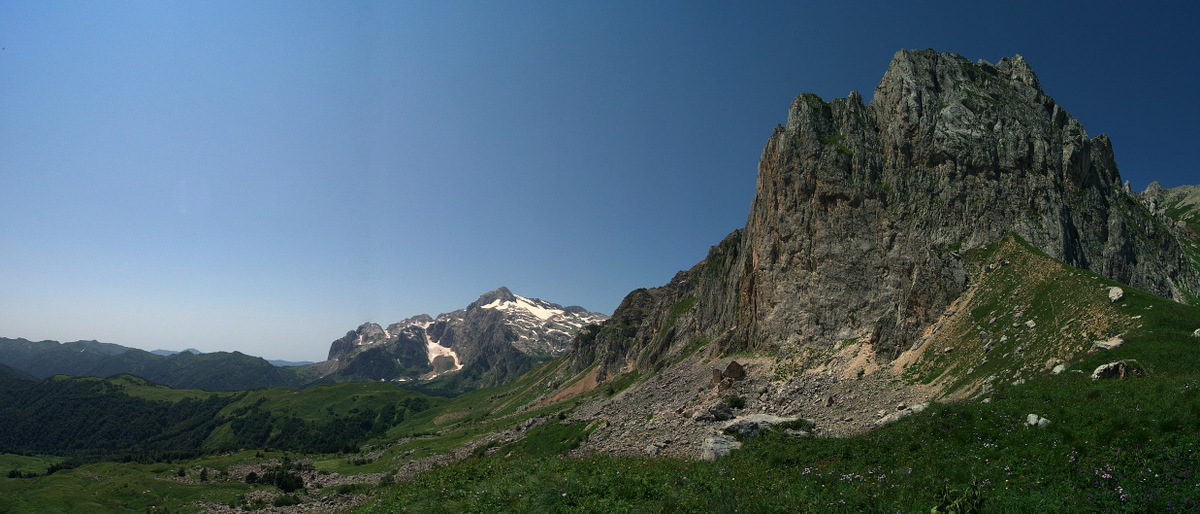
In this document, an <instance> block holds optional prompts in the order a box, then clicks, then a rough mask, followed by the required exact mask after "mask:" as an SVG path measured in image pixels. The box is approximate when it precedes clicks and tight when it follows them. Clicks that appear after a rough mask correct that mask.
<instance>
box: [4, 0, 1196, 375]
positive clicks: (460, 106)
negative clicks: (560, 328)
mask: <svg viewBox="0 0 1200 514" xmlns="http://www.w3.org/2000/svg"><path fill="white" fill-rule="evenodd" d="M897 4H903V5H904V7H903V8H899V7H896V6H894V5H893V3H892V2H887V3H879V4H872V3H863V4H854V3H848V2H833V3H828V4H814V3H807V2H786V3H782V4H770V3H756V4H753V5H750V6H746V5H742V3H735V2H713V3H704V2H662V3H660V2H628V3H626V2H544V3H534V2H441V1H439V2H381V3H357V2H344V1H336V2H278V3H272V2H254V3H250V2H240V1H239V2H229V3H224V2H166V1H148V2H66V3H59V2H44V1H36V2H11V1H0V47H2V48H3V50H0V95H3V96H2V97H0V205H2V206H3V213H4V214H3V217H2V218H0V336H4V337H25V338H29V339H35V340H40V339H55V340H60V341H72V340H77V339H98V340H101V341H104V342H110V343H117V344H122V345H126V346H133V347H139V348H144V349H157V348H166V349H175V350H181V349H184V348H188V347H194V348H198V349H200V350H203V351H222V350H223V351H232V350H239V351H242V352H244V353H248V354H252V355H261V356H265V357H268V358H284V359H292V360H301V359H304V360H321V359H323V358H324V357H325V354H326V353H327V351H328V348H329V343H330V342H331V341H333V340H334V339H336V338H338V337H340V336H341V335H342V334H344V333H345V331H347V330H351V329H353V328H354V327H356V326H357V325H358V324H359V323H362V322H364V321H375V322H379V323H382V324H387V323H391V322H395V321H399V320H401V319H404V318H407V317H409V316H413V315H416V314H420V313H429V314H438V313H441V312H446V311H450V310H454V309H457V308H461V307H463V306H465V305H466V304H467V303H469V302H471V301H473V300H474V299H475V298H476V297H478V295H480V294H482V293H483V292H485V291H488V290H490V289H494V288H496V287H499V286H502V285H504V286H508V287H509V288H510V289H512V290H513V291H514V292H516V293H517V294H521V295H525V296H532V297H540V298H544V299H547V300H550V301H554V302H557V303H561V304H577V305H582V306H584V307H587V308H589V309H591V310H596V311H601V312H606V313H610V312H611V311H612V310H613V309H614V308H615V307H616V306H617V304H619V303H620V301H621V299H622V298H623V297H624V296H625V294H627V293H628V292H629V291H631V290H633V289H636V288H638V287H654V286H658V285H661V284H663V283H665V282H667V281H668V280H670V278H671V276H672V275H674V273H675V272H676V271H677V270H680V269H686V268H689V267H691V266H692V265H693V264H695V263H696V262H698V261H699V260H701V259H702V258H703V257H704V255H705V253H706V252H707V249H708V247H709V246H711V245H714V244H716V243H718V242H719V241H720V240H721V239H722V238H723V237H724V236H725V235H726V234H727V233H729V232H730V231H732V230H734V229H736V228H739V227H741V226H743V225H744V224H745V220H746V215H747V213H748V212H749V206H750V201H751V199H752V198H753V194H754V182H755V175H756V171H757V170H756V166H757V161H758V157H759V155H760V153H761V151H762V146H763V144H764V143H765V142H766V139H767V137H768V136H769V135H770V133H771V130H772V128H773V127H774V126H775V125H776V124H778V123H782V122H783V121H784V120H785V117H786V113H787V107H788V104H789V103H790V101H791V99H792V98H793V97H794V96H795V95H797V94H799V93H802V92H812V93H816V94H818V95H821V96H822V97H824V98H826V99H830V98H834V97H843V96H846V95H847V94H848V93H849V92H850V91H851V90H855V89H857V90H859V91H861V92H862V93H863V95H864V97H865V98H867V99H870V97H871V93H872V91H873V90H874V87H875V85H876V84H877V83H878V81H879V79H880V77H882V75H883V72H884V71H885V69H886V67H887V64H888V62H889V61H890V60H891V57H892V55H893V54H894V53H895V52H896V50H898V49H900V48H935V49H938V50H941V51H953V52H958V53H960V54H962V55H964V56H966V57H967V58H969V59H972V60H976V59H981V58H982V59H986V60H988V61H991V62H996V61H997V60H999V59H1000V58H1002V57H1005V56H1012V55H1014V54H1021V55H1023V56H1024V57H1025V58H1026V60H1028V61H1029V62H1030V64H1031V65H1032V66H1033V67H1034V69H1035V70H1036V71H1037V73H1038V76H1039V78H1040V79H1041V82H1042V86H1043V88H1044V89H1045V90H1046V91H1047V92H1048V93H1049V94H1050V95H1051V96H1053V97H1054V98H1055V99H1056V100H1057V101H1058V103H1059V104H1061V105H1063V106H1064V107H1065V108H1066V109H1067V110H1068V111H1069V112H1070V113H1071V114H1072V115H1074V116H1075V117H1077V118H1079V119H1080V121H1082V122H1083V124H1084V127H1085V128H1086V129H1087V130H1088V133H1089V134H1091V135H1097V134H1100V133H1108V134H1109V135H1110V137H1111V138H1112V140H1113V143H1114V148H1115V151H1116V157H1117V162H1118V164H1119V165H1120V166H1121V171H1122V174H1123V175H1124V176H1125V178H1126V179H1128V180H1130V181H1131V182H1132V184H1133V186H1134V187H1135V188H1137V189H1139V190H1140V189H1142V188H1144V187H1145V186H1146V185H1147V184H1148V183H1149V182H1150V181H1152V180H1159V181H1161V182H1162V183H1163V184H1164V185H1166V186H1174V185H1180V184H1185V183H1200V174H1198V173H1197V169H1196V168H1197V167H1196V164H1195V163H1196V162H1197V161H1198V159H1197V157H1198V156H1197V152H1198V150H1197V148H1200V145H1196V144H1195V142H1196V141H1198V140H1200V129H1198V128H1197V127H1198V125H1197V123H1196V120H1197V119H1200V96H1197V95H1195V94H1194V93H1195V90H1196V84H1197V75H1200V73H1198V71H1197V63H1198V62H1200V59H1198V58H1200V55H1198V54H1200V37H1198V36H1197V35H1196V31H1195V26H1196V24H1197V21H1200V19H1198V17H1197V11H1196V10H1195V8H1192V7H1190V6H1189V5H1188V3H1176V2H1170V3H1163V4H1162V5H1158V6H1154V5H1152V4H1150V3H1142V4H1138V5H1137V6H1131V7H1125V6H1123V4H1116V3H1114V4H1111V5H1105V4H1104V3H1103V2H1099V3H1098V2H1087V3H1082V2H1080V3H1057V2H1018V3H1003V2H990V3H988V4H987V5H986V6H982V7H980V6H971V5H967V4H976V2H936V3H921V2H918V3H897Z"/></svg>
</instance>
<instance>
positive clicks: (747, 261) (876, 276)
mask: <svg viewBox="0 0 1200 514" xmlns="http://www.w3.org/2000/svg"><path fill="white" fill-rule="evenodd" d="M1007 233H1015V234H1017V235H1019V236H1020V237H1021V238H1023V239H1024V240H1025V241H1028V242H1029V243H1030V244H1032V245H1033V246H1034V247H1036V248H1038V249H1039V250H1041V251H1042V252H1045V253H1046V254H1048V255H1049V256H1051V257H1053V258H1055V259H1058V260H1061V261H1063V262H1066V263H1068V264H1070V265H1073V266H1075V267H1078V268H1084V269H1088V270H1091V271H1094V272H1096V273H1099V274H1101V275H1103V276H1105V277H1108V278H1111V279H1114V280H1117V281H1120V282H1123V283H1126V284H1131V285H1133V286H1135V287H1139V288H1142V289H1146V290H1148V291H1151V292H1153V293H1155V294H1158V295H1161V296H1164V297H1168V298H1171V299H1174V300H1176V301H1181V302H1187V301H1189V299H1190V298H1193V297H1194V296H1195V295H1196V294H1197V293H1200V274H1198V273H1197V271H1196V268H1194V267H1192V266H1191V265H1189V260H1188V256H1187V254H1186V252H1185V250H1184V248H1183V247H1182V246H1181V244H1180V240H1179V235H1178V231H1174V230H1167V229H1164V226H1163V223H1162V220H1160V219H1159V218H1158V217H1156V216H1155V215H1154V214H1153V213H1151V212H1150V211H1149V210H1148V209H1147V208H1145V206H1144V204H1143V203H1142V202H1140V201H1139V200H1138V198H1135V196H1134V195H1132V194H1130V193H1128V192H1127V191H1126V190H1125V189H1124V188H1123V187H1122V186H1121V177H1120V173H1119V171H1118V169H1117V165H1116V162H1115V160H1114V153H1113V148H1112V144H1111V142H1110V141H1109V139H1108V137H1107V136H1105V135H1099V136H1096V137H1090V136H1088V134H1087V132H1086V131H1085V130H1084V129H1083V127H1082V125H1081V124H1080V123H1079V122H1078V121H1077V120H1076V119H1075V118H1073V117H1071V116H1070V114H1068V113H1067V111H1066V110H1065V109H1064V108H1063V107H1062V106H1060V105H1059V104H1058V103H1057V102H1055V101H1054V100H1053V99H1052V98H1050V97H1049V96H1048V95H1046V93H1045V92H1043V91H1042V89H1041V86H1040V84H1039V82H1038V79H1037V76H1036V75H1035V74H1034V72H1033V69H1032V68H1031V67H1030V66H1029V64H1028V63H1026V62H1025V60H1024V59H1022V58H1021V57H1020V56H1016V57H1013V58H1004V59H1002V60H1000V62H998V63H996V64H991V63H988V62H985V61H982V60H980V61H979V62H975V63H973V62H971V61H969V60H967V59H965V58H963V57H962V56H960V55H957V54H953V53H938V52H935V51H932V50H921V51H907V50H901V51H899V52H897V53H896V55H895V56H894V58H893V59H892V62H891V65H890V66H889V68H888V70H887V72H886V73H885V74H884V77H883V79H882V80H881V81H880V84H879V86H878V87H877V88H876V89H875V93H874V98H873V99H872V100H871V102H870V103H869V104H864V103H863V99H862V97H861V95H859V93H858V92H851V93H850V95H849V97H847V98H838V99H834V100H832V101H830V102H826V101H825V100H823V99H821V98H819V97H817V96H816V95H812V94H801V95H799V96H797V97H796V99H795V100H794V101H793V102H792V104H791V106H790V108H789V109H788V116H787V122H786V123H785V124H783V125H780V126H777V127H776V128H775V129H774V131H773V132H772V133H771V135H770V137H769V138H768V140H767V143H766V145H765V147H764V148H763V152H762V156H761V160H760V162H759V171H758V182H757V188H756V193H755V198H754V201H753V203H752V205H751V208H750V214H749V217H748V219H747V222H746V226H745V228H743V229H740V230H737V231H735V232H734V233H732V234H730V235H729V236H728V237H727V238H726V239H725V240H724V241H722V242H721V243H720V244H718V245H717V246H714V247H713V248H712V249H711V250H710V251H709V254H708V256H707V258H705V259H704V260H703V261H701V262H700V263H699V264H697V265H696V266H694V267H693V268H691V269H690V270H687V271H683V272H680V273H679V274H678V275H677V276H676V277H675V278H674V279H673V280H672V281H671V282H670V283H669V284H667V285H665V286H662V287H658V288H655V289H648V290H647V289H642V290H637V291H634V292H633V293H630V294H629V296H627V297H626V298H625V300H624V302H623V303H622V304H621V306H620V307H619V308H618V309H617V310H616V311H615V312H614V314H613V317H612V318H611V319H610V320H609V321H608V322H607V323H605V324H604V325H603V326H601V327H597V328H595V329H592V330H588V331H585V332H582V333H581V334H580V335H579V337H578V338H577V339H576V341H575V343H574V348H573V351H572V353H571V355H570V357H569V360H570V366H571V369H572V370H574V371H576V372H578V371H582V370H584V369H587V368H588V367H590V366H592V365H594V364H600V371H599V372H598V375H599V376H600V377H601V378H603V377H605V376H610V375H612V374H615V373H620V372H622V371H628V370H632V369H638V370H642V371H647V370H658V369H661V368H662V367H664V366H666V365H668V364H670V363H671V362H674V361H676V360H678V359H680V358H683V357H685V356H687V355H689V354H690V353H692V352H694V351H697V350H703V351H705V352H708V354H709V355H711V356H717V355H721V354H726V353H730V352H737V351H750V352H775V351H779V352H782V353H786V352H789V351H794V350H797V349H802V348H810V349H811V348H824V347H830V346H833V345H834V344H835V343H838V342H850V341H852V342H856V343H867V344H869V345H870V347H872V348H873V349H874V351H875V353H876V354H877V355H878V356H881V357H883V358H884V359H887V358H894V357H895V356H897V355H899V354H900V353H901V352H903V351H905V350H906V349H908V348H910V347H911V346H912V344H913V343H914V342H915V341H917V340H918V339H919V337H920V336H921V334H922V333H923V332H924V331H925V330H926V329H927V328H929V327H930V326H931V325H932V324H933V323H934V322H935V321H936V320H937V318H938V317H939V316H941V315H942V313H943V311H944V310H945V308H946V307H947V306H948V305H949V304H950V303H951V302H952V301H953V300H954V299H956V298H957V297H958V296H959V295H960V293H961V292H962V291H963V290H964V288H965V287H966V285H967V284H966V281H967V273H966V272H965V270H964V265H963V263H962V260H961V258H960V256H961V253H962V252H963V251H966V250H969V249H972V248H978V247H981V246H984V245H987V244H989V243H992V242H995V241H997V240H999V239H1000V238H1001V237H1002V236H1003V235H1005V234H1007Z"/></svg>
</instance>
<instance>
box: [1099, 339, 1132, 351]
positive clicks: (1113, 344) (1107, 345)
mask: <svg viewBox="0 0 1200 514" xmlns="http://www.w3.org/2000/svg"><path fill="white" fill-rule="evenodd" d="M1123 344H1125V340H1124V339H1122V338H1121V337H1119V336H1114V337H1110V338H1108V339H1107V340H1105V341H1094V342H1092V350H1112V349H1114V348H1120V347H1121V345H1123Z"/></svg>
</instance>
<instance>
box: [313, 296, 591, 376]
mask: <svg viewBox="0 0 1200 514" xmlns="http://www.w3.org/2000/svg"><path fill="white" fill-rule="evenodd" d="M606 319H608V316H606V315H603V314H598V313H594V312H589V311H587V310H586V309H584V308H582V307H578V306H569V307H563V306H561V305H558V304H555V303H550V302H547V301H545V300H541V299H537V298H526V297H523V296H519V295H515V294H513V293H512V292H511V291H509V290H508V288H506V287H501V288H499V289H495V290H492V291H489V292H487V293H485V294H483V295H482V296H480V297H479V299H477V300H475V301H474V302H472V303H471V304H470V305H468V306H467V307H466V308H463V309H459V310H456V311H454V312H449V313H444V314H439V315H438V316H437V317H436V318H433V317H430V316H428V315H425V314H422V315H420V316H414V317H412V318H409V319H406V320H404V321H401V322H398V323H393V324H391V325H388V327H387V328H383V327H381V326H379V325H377V324H375V323H364V324H362V325H360V326H359V327H358V328H357V329H356V330H353V331H350V332H348V333H346V335H345V336H344V337H342V338H341V339H338V340H336V341H334V342H333V344H332V345H330V348H329V358H328V359H327V360H326V361H324V362H321V363H317V364H314V365H312V366H310V367H308V370H310V371H311V372H313V373H315V374H316V375H317V376H318V377H319V379H320V380H321V381H334V382H339V381H362V380H395V381H404V382H411V381H416V380H421V381H431V380H432V381H433V382H432V383H431V384H430V385H425V386H424V387H422V388H421V389H422V390H426V391H431V392H451V393H461V392H464V391H466V390H470V389H475V388H479V387H489V386H495V385H500V384H504V383H507V382H508V381H510V380H512V379H514V378H516V377H517V376H520V375H521V374H523V373H525V372H526V371H529V370H530V369H531V368H532V367H533V366H534V365H536V364H539V363H541V362H544V361H547V360H549V359H552V358H554V357H558V356H560V355H563V354H565V353H566V352H567V351H568V350H570V348H571V341H572V339H573V338H574V336H575V334H576V333H577V332H578V331H579V330H580V329H581V328H583V327H585V326H588V325H594V324H597V323H601V322H603V321H604V320H606Z"/></svg>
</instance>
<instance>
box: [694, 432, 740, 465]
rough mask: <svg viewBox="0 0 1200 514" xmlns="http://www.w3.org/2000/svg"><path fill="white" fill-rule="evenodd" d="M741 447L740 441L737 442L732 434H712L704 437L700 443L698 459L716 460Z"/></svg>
mask: <svg viewBox="0 0 1200 514" xmlns="http://www.w3.org/2000/svg"><path fill="white" fill-rule="evenodd" d="M741 447H742V443H740V442H738V440H737V439H734V438H733V437H732V436H728V435H725V434H713V435H710V436H708V437H707V438H706V439H704V442H703V443H701V444H700V460H717V459H719V458H721V457H724V456H726V455H728V454H729V452H731V451H733V450H736V449H738V448H741Z"/></svg>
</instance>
